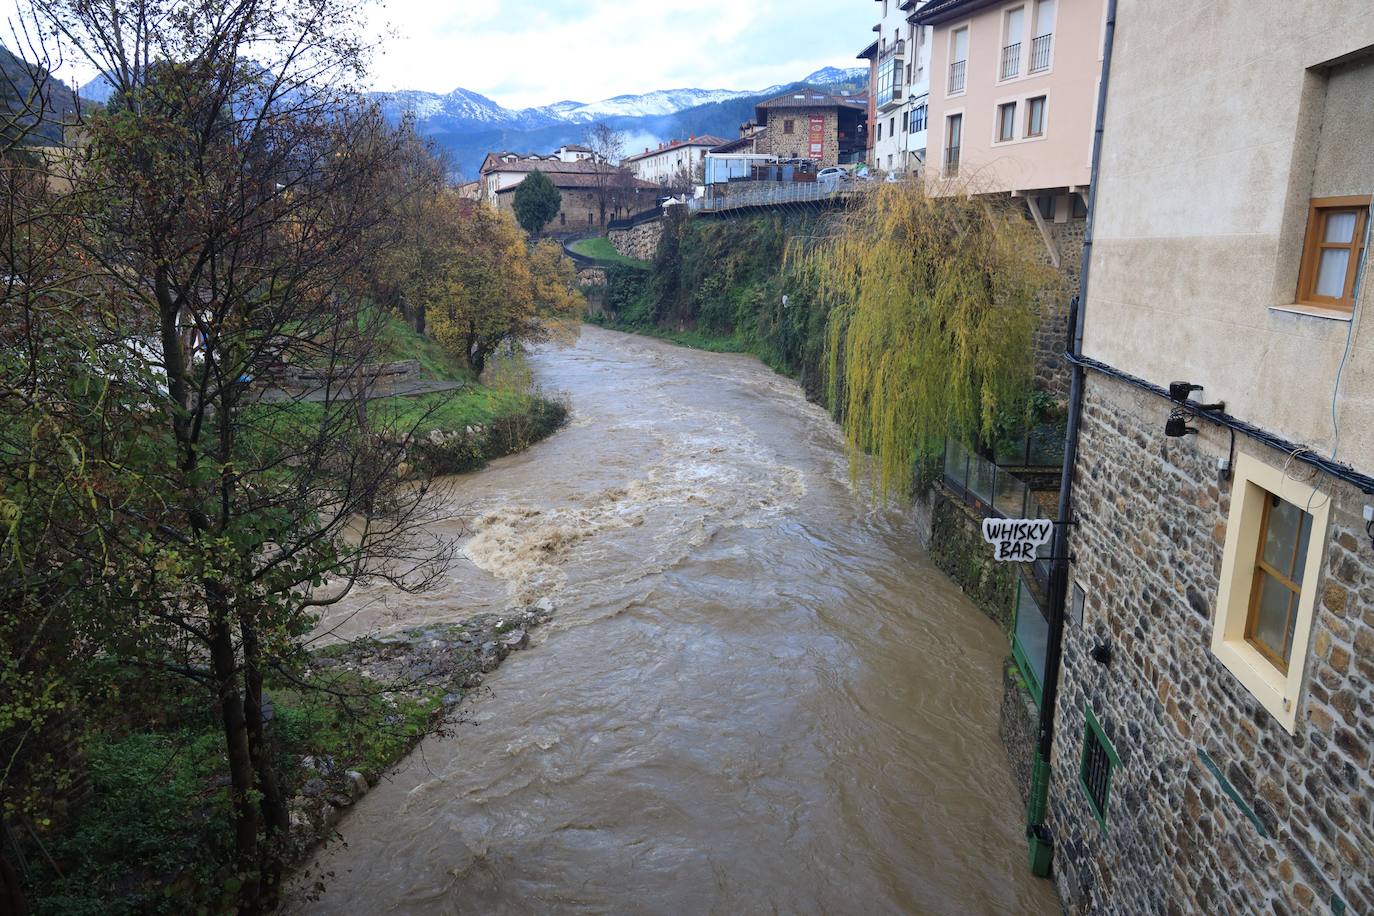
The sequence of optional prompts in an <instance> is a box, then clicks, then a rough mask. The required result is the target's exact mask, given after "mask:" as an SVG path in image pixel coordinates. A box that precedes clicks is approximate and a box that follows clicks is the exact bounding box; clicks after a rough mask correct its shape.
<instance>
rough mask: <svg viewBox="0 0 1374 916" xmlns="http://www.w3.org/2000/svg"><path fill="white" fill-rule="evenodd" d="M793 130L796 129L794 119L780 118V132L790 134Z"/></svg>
mask: <svg viewBox="0 0 1374 916" xmlns="http://www.w3.org/2000/svg"><path fill="white" fill-rule="evenodd" d="M795 130H796V121H795V120H794V119H793V118H783V119H782V132H783V133H785V134H791V133H794V132H795Z"/></svg>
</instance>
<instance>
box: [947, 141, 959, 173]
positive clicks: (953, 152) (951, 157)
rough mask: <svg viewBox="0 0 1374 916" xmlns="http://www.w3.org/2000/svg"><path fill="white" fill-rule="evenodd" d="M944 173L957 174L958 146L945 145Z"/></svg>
mask: <svg viewBox="0 0 1374 916" xmlns="http://www.w3.org/2000/svg"><path fill="white" fill-rule="evenodd" d="M945 174H946V175H949V176H951V177H953V176H955V175H958V174H959V147H958V146H957V145H955V146H947V147H945Z"/></svg>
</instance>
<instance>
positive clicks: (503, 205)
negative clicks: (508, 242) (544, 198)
mask: <svg viewBox="0 0 1374 916" xmlns="http://www.w3.org/2000/svg"><path fill="white" fill-rule="evenodd" d="M568 149H570V148H568V147H564V149H563V150H560V152H559V153H554V154H551V155H549V156H541V155H537V154H519V153H506V152H500V153H488V154H487V157H486V159H485V160H484V161H483V162H482V169H481V177H479V178H478V190H479V199H480V200H482V201H484V202H485V203H486V204H487V205H489V206H493V207H496V208H497V209H500V210H505V211H507V212H513V211H514V208H515V189H516V188H517V187H519V186H520V182H522V181H524V180H525V178H526V177H527V176H528V175H529V173H530V172H533V171H535V170H538V171H540V172H543V173H544V175H545V176H547V177H548V179H549V181H551V182H553V186H554V187H556V188H557V189H558V191H559V193H560V194H561V195H562V201H561V206H560V208H559V212H558V215H557V216H555V217H554V218H553V221H552V222H551V223H549V225H548V227H547V228H546V229H545V231H546V232H549V233H555V234H558V233H573V232H578V231H581V232H585V231H587V230H588V229H592V230H599V229H604V228H605V227H606V223H609V222H610V221H611V220H613V219H622V218H624V217H627V216H632V215H634V214H636V213H640V212H642V211H644V210H649V209H652V208H653V207H654V206H655V205H656V204H657V202H658V195H659V193H661V189H660V188H659V186H658V185H656V184H653V183H651V182H647V181H642V180H640V179H638V178H635V177H634V176H633V175H631V174H630V173H629V172H628V171H626V170H625V169H620V168H616V167H615V166H613V165H608V164H606V163H605V162H599V161H596V160H594V159H590V158H584V159H565V158H561V157H562V156H563V155H564V151H566V150H568ZM573 152H574V154H575V153H576V151H575V150H574V151H573ZM603 195H604V198H605V200H604V203H605V218H604V219H603V218H602V203H603Z"/></svg>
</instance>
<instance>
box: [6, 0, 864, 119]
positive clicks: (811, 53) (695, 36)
mask: <svg viewBox="0 0 1374 916" xmlns="http://www.w3.org/2000/svg"><path fill="white" fill-rule="evenodd" d="M17 2H20V0H0V20H4V19H10V18H12V17H13V16H14V11H15V9H16V4H17ZM366 15H367V23H368V28H369V30H370V31H371V32H372V34H373V35H374V36H376V37H377V38H378V40H379V44H380V53H379V54H378V55H377V56H376V57H375V59H374V61H373V66H372V81H373V85H374V87H375V88H377V89H427V90H430V91H432V92H448V91H450V90H452V89H454V88H456V87H458V86H462V87H463V88H465V89H471V90H474V91H476V92H480V93H482V94H483V95H487V96H490V97H492V98H494V99H495V100H496V101H498V102H500V103H501V104H503V105H506V106H508V107H511V108H521V107H526V106H531V105H545V104H548V103H550V102H555V101H560V100H563V99H576V100H578V101H582V102H593V101H598V100H600V99H603V98H607V97H610V96H613V95H622V94H636V93H642V92H648V91H651V90H654V89H676V88H683V87H695V88H702V89H758V88H762V87H764V86H769V85H773V84H775V83H783V82H787V81H789V80H793V79H796V78H798V77H800V76H804V75H805V74H806V73H808V72H810V71H811V70H814V69H817V68H819V67H823V66H840V67H848V66H858V61H856V60H855V59H854V55H855V54H857V53H858V51H859V50H860V49H861V48H862V47H863V46H864V45H866V44H867V43H868V42H869V41H870V40H871V33H870V29H871V27H872V24H873V22H874V20H875V16H876V9H875V7H874V4H872V3H865V2H863V0H850V2H845V3H834V2H833V0H787V2H783V0H751V2H729V3H717V4H710V3H702V2H700V0H655V2H653V3H632V2H628V0H543V2H541V3H538V4H531V3H529V2H528V0H523V2H515V0H484V2H477V0H457V2H449V3H436V2H434V0H389V2H386V3H385V4H377V5H375V6H372V7H370V8H369V9H368V11H367V14H366ZM6 37H7V36H6ZM7 43H9V42H8V41H7ZM63 75H64V77H66V76H70V77H72V78H75V79H78V80H80V81H85V80H88V79H89V78H90V74H89V73H86V72H83V71H81V70H79V69H69V70H68V72H65V73H63Z"/></svg>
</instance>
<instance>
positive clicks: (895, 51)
mask: <svg viewBox="0 0 1374 916" xmlns="http://www.w3.org/2000/svg"><path fill="white" fill-rule="evenodd" d="M905 56H906V39H905V38H898V39H896V40H895V41H893V42H892V43H890V44H889V45H888V46H887V47H886V48H884V49H883V52H882V54H880V55H879V56H878V66H880V67H881V66H882V65H883V64H885V63H887V62H888V61H890V60H896V59H897V58H899V57H905Z"/></svg>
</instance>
